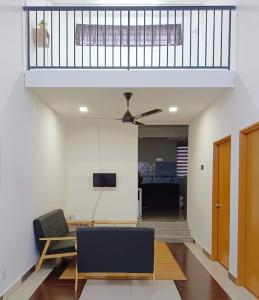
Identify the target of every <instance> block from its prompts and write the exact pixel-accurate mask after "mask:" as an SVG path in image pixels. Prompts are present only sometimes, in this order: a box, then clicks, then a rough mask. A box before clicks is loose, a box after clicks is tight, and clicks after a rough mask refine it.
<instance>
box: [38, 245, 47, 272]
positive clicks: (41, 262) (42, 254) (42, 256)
mask: <svg viewBox="0 0 259 300" xmlns="http://www.w3.org/2000/svg"><path fill="white" fill-rule="evenodd" d="M49 245H50V241H47V242H46V244H45V246H44V249H43V251H42V253H41V256H40V259H39V261H38V263H37V264H36V267H35V271H36V272H39V270H40V268H41V266H42V264H43V261H44V258H45V255H46V253H47V251H48V248H49Z"/></svg>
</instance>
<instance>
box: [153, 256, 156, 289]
mask: <svg viewBox="0 0 259 300" xmlns="http://www.w3.org/2000/svg"><path fill="white" fill-rule="evenodd" d="M153 288H154V289H155V288H156V259H155V256H154V270H153Z"/></svg>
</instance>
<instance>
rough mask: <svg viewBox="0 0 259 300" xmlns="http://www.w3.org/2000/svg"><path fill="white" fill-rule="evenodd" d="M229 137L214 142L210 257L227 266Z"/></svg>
mask: <svg viewBox="0 0 259 300" xmlns="http://www.w3.org/2000/svg"><path fill="white" fill-rule="evenodd" d="M230 167H231V137H230V136H228V137H226V138H224V139H222V140H220V141H217V142H215V143H214V153H213V200H212V259H213V260H216V261H218V262H219V263H221V264H222V265H223V266H224V267H225V268H226V269H228V268H229V226H230Z"/></svg>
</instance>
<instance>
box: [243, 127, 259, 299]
mask: <svg viewBox="0 0 259 300" xmlns="http://www.w3.org/2000/svg"><path fill="white" fill-rule="evenodd" d="M244 213H246V217H245V231H246V234H245V249H246V250H245V252H246V253H245V286H246V287H247V288H248V289H249V290H251V291H252V292H253V293H254V294H255V295H256V296H257V297H259V129H257V130H255V131H252V132H250V133H248V134H247V138H246V211H245V212H244Z"/></svg>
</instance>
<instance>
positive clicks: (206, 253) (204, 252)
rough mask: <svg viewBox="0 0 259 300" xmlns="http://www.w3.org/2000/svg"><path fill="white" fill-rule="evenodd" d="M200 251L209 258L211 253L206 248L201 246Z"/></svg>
mask: <svg viewBox="0 0 259 300" xmlns="http://www.w3.org/2000/svg"><path fill="white" fill-rule="evenodd" d="M202 253H203V254H204V255H206V256H207V257H208V258H209V259H211V254H210V253H209V252H208V251H207V250H206V249H204V248H202Z"/></svg>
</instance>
